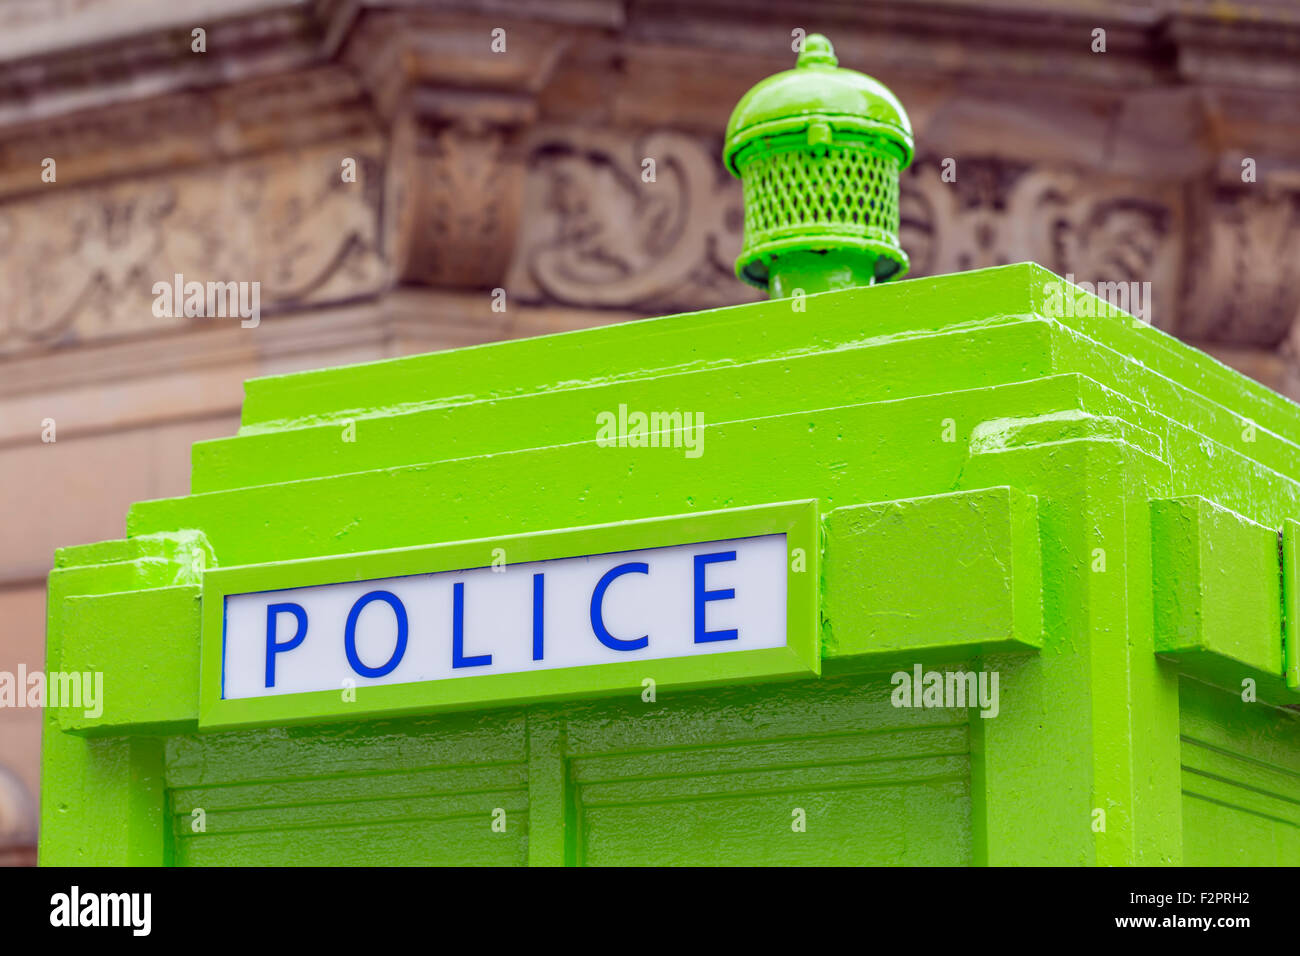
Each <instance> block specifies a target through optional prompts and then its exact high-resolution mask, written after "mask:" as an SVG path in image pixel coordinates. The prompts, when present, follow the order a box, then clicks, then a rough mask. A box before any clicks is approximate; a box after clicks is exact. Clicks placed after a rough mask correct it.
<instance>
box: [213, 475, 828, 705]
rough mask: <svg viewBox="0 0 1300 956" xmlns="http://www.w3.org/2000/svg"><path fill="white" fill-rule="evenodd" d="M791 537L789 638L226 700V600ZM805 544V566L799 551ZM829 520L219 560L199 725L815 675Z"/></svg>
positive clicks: (599, 528)
mask: <svg viewBox="0 0 1300 956" xmlns="http://www.w3.org/2000/svg"><path fill="white" fill-rule="evenodd" d="M770 534H784V535H786V556H787V560H786V644H785V646H784V647H774V648H754V649H749V650H741V651H725V652H721V653H717V654H702V655H696V656H691V657H667V658H654V659H638V660H628V661H617V662H614V663H602V664H588V665H581V666H576V667H562V668H548V669H543V670H532V671H515V672H507V673H497V674H473V675H467V676H465V677H455V678H449V679H443V680H431V681H418V682H412V683H403V684H382V685H358V686H357V687H355V688H354V691H353V692H354V693H355V697H356V699H355V700H353V701H345V700H344V699H343V694H342V688H339V689H337V690H318V691H306V692H303V693H295V694H278V695H272V696H267V697H244V698H234V699H224V698H223V697H222V672H223V667H224V660H223V657H224V652H225V647H224V645H225V633H224V632H225V599H226V597H227V596H229V595H238V594H249V593H254V592H260V591H279V590H283V589H287V588H298V587H314V586H319V585H327V584H342V583H348V582H355V581H367V580H379V579H383V578H393V577H402V576H405V575H417V574H432V573H438V572H442V571H468V570H475V569H478V568H485V567H489V566H491V557H492V553H493V549H495V548H503V549H505V553H506V554H507V555H508V556H509V558H510V563H511V564H524V563H527V562H531V561H549V560H558V559H563V558H578V557H584V556H596V555H604V554H616V553H619V552H623V551H639V550H644V549H648V548H661V547H672V546H675V545H689V544H703V543H707V542H711V541H724V540H728V539H734V538H750V537H759V536H763V535H770ZM795 549H802V552H803V561H802V570H795V568H794V565H795V563H796V562H795V561H794V560H792V558H791V556H792V555H793V554H794V552H795ZM820 558H821V547H820V520H819V509H818V502H817V501H816V500H815V499H812V500H806V501H793V502H781V503H777V504H767V505H755V506H751V507H744V508H733V509H727V510H723V511H706V512H699V513H696V514H687V515H673V516H669V517H663V518H650V519H645V520H636V521H624V522H617V523H612V524H601V525H588V526H585V527H577V528H565V529H560V530H554V531H542V532H537V533H532V534H516V535H506V536H503V537H495V538H477V539H472V540H467V541H455V542H449V543H445V544H433V545H419V546H415V547H407V548H396V549H391V550H385V551H365V552H358V553H356V554H341V555H330V556H327V557H319V558H306V559H301V560H295V561H283V562H276V563H270V564H251V565H239V566H233V567H228V568H221V567H218V568H212V569H209V570H207V571H205V572H204V574H203V584H202V612H201V619H202V625H201V631H200V638H199V641H200V644H199V647H200V657H199V720H198V724H199V728H200V729H202V730H215V729H233V728H239V727H255V726H265V725H288V724H304V723H322V722H326V721H336V720H361V719H371V718H376V717H397V716H409V715H413V714H422V713H435V712H438V711H446V710H465V709H473V708H478V707H485V708H486V707H500V706H508V705H512V704H513V705H517V706H519V705H525V704H529V703H533V702H538V701H557V700H570V699H577V698H587V697H590V698H594V697H602V696H610V695H615V694H619V693H633V692H635V693H636V694H637V695H638V696H639V695H640V693H641V691H642V681H643V680H644V679H645V678H647V677H650V678H653V679H654V681H655V684H656V687H657V688H658V689H659V690H670V689H671V690H683V689H689V688H696V687H707V686H713V685H719V684H731V683H745V682H755V681H762V680H779V679H790V678H798V677H816V676H820V674H821V634H820V631H821V627H820V605H819V599H820V580H821V568H820V563H821V562H820Z"/></svg>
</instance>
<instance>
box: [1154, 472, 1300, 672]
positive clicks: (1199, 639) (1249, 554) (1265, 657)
mask: <svg viewBox="0 0 1300 956" xmlns="http://www.w3.org/2000/svg"><path fill="white" fill-rule="evenodd" d="M1151 518H1152V521H1151V524H1152V549H1153V568H1154V594H1155V614H1156V621H1157V632H1158V638H1157V641H1156V650H1157V651H1158V652H1159V653H1161V654H1164V655H1166V656H1169V657H1172V658H1175V659H1177V660H1179V661H1180V662H1181V663H1182V664H1183V666H1184V668H1189V669H1191V670H1193V671H1195V672H1197V673H1200V674H1202V675H1204V676H1209V677H1211V678H1212V679H1213V678H1216V677H1217V678H1218V679H1219V680H1220V681H1226V682H1228V683H1229V684H1230V685H1238V686H1239V685H1240V683H1241V680H1242V679H1243V678H1244V677H1252V676H1253V677H1255V678H1256V679H1258V677H1259V674H1254V675H1252V673H1251V672H1252V671H1257V672H1260V674H1262V675H1265V676H1267V677H1269V678H1271V679H1273V680H1274V681H1276V680H1277V679H1278V678H1279V677H1281V675H1282V672H1283V661H1282V589H1281V581H1282V574H1281V569H1280V567H1279V550H1278V532H1277V531H1276V530H1275V529H1273V528H1267V527H1264V526H1263V525H1260V524H1256V523H1255V522H1253V521H1250V520H1249V519H1247V518H1244V517H1242V516H1241V515H1238V514H1236V513H1235V512H1232V511H1229V510H1228V509H1226V508H1221V507H1218V506H1217V505H1215V504H1213V503H1212V502H1209V501H1207V500H1206V499H1204V498H1201V497H1197V496H1193V497H1187V498H1176V499H1169V500H1160V501H1153V502H1152V503H1151Z"/></svg>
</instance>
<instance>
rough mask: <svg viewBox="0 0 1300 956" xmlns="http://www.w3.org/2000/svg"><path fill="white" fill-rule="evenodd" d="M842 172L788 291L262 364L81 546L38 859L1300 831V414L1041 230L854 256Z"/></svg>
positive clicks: (407, 856)
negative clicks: (206, 436) (995, 254)
mask: <svg viewBox="0 0 1300 956" xmlns="http://www.w3.org/2000/svg"><path fill="white" fill-rule="evenodd" d="M810 42H812V38H810ZM827 49H828V48H827ZM816 50H817V52H818V56H817V57H815V58H814V59H815V60H816V62H815V64H814V65H816V66H817V68H819V69H823V70H825V69H831V68H832V67H833V63H828V61H827V54H826V51H825V50H824V49H823V48H821V47H817V48H816ZM792 72H794V71H792ZM867 92H868V93H870V94H872V95H874V93H873V91H872V90H868V91H867ZM792 102H793V100H792ZM796 105H797V104H796ZM875 105H878V104H875ZM868 107H870V108H874V107H873V104H870V103H869V104H868ZM798 108H799V109H803V110H804V112H805V113H809V117H808V122H807V124H806V128H805V127H799V129H803V132H802V133H800V132H799V131H798V129H795V131H794V132H792V126H791V124H790V123H782V124H780V126H779V129H777V130H776V131H775V132H773V133H772V139H771V140H770V141H766V140H765V141H764V144H763V149H757V150H755V149H754V148H751V149H750V153H751V155H754V156H757V157H758V160H757V161H760V162H767V161H769V160H770V159H771V156H772V155H773V151H774V150H776V151H779V150H786V149H792V148H799V147H798V137H799V136H800V135H802V136H803V137H804V139H803V143H804V145H805V146H806V148H807V153H806V154H805V155H804V156H802V157H800V158H799V159H798V162H801V163H804V164H805V165H807V164H811V165H812V166H816V165H817V164H818V163H823V162H824V163H829V164H832V166H834V164H839V165H838V166H834V168H844V164H845V162H846V160H845V158H844V156H842V155H838V156H837V154H836V150H837V149H839V148H840V147H841V146H843V148H844V149H848V150H854V149H858V150H862V149H866V150H868V151H869V150H871V149H878V150H883V151H885V152H886V153H888V152H889V151H890V150H891V149H893V147H894V146H896V145H897V144H898V143H900V142H902V141H903V140H904V139H905V140H906V143H907V151H906V156H902V155H899V154H897V153H894V154H891V155H892V156H893V158H892V159H890V163H891V164H892V165H890V168H891V169H893V170H895V172H896V170H897V169H898V168H901V165H905V163H906V160H907V159H909V158H910V135H911V134H910V128H907V127H906V118H905V116H902V115H901V111H900V112H899V113H898V114H893V113H891V114H890V116H887V117H885V118H884V119H881V116H880V114H879V113H875V114H873V116H874V119H873V122H876V123H885V126H887V127H890V128H887V129H886V128H884V127H880V128H879V130H878V132H879V131H880V130H883V132H880V136H879V137H877V138H875V139H873V138H872V136H871V135H870V133H871V130H870V129H867V128H866V127H864V126H863V125H862V124H861V123H859V124H857V125H854V124H852V123H848V124H844V125H843V126H842V125H841V124H839V122H838V121H837V119H836V117H835V115H833V114H831V115H822V114H817V113H816V111H815V110H812V111H811V112H809V109H808V108H807V107H798ZM868 111H869V110H868ZM795 112H797V110H796V111H795ZM766 119H771V117H770V116H768V117H766ZM891 122H892V126H890V123H891ZM868 125H869V124H868ZM845 130H847V133H846V132H845ZM864 130H865V132H864ZM904 132H905V134H906V135H905V137H904V136H903V133H904ZM792 136H793V137H794V140H792V139H791V137H792ZM845 137H847V138H845ZM742 139H743V137H742ZM841 140H842V141H843V142H841ZM731 142H732V140H731V139H729V143H731ZM792 143H793V145H792ZM750 146H751V147H752V144H750ZM764 149H766V150H767V151H766V152H764ZM745 162H746V161H745V160H742V161H741V166H742V168H741V169H739V170H735V171H737V172H738V174H741V175H742V178H743V174H744V173H745V172H746V170H745V168H744V163H745ZM780 162H782V163H787V164H788V163H789V162H790V160H789V159H788V158H786V159H781V160H780ZM827 168H830V167H827ZM824 171H825V170H824V169H823V172H824ZM750 172H752V170H751V171H750ZM756 188H757V187H756ZM869 188H870V189H878V188H879V184H878V183H875V184H873V185H870V186H869ZM746 190H747V196H748V195H749V192H750V184H749V183H748V182H747V183H746ZM851 205H852V204H846V203H843V202H837V203H836V204H834V206H835V208H836V209H838V210H840V211H839V212H837V213H835V214H836V215H840V216H842V217H847V218H843V219H842V221H840V222H839V223H838V224H837V225H836V228H835V229H831V230H828V231H827V232H826V233H825V234H824V235H821V236H820V237H819V236H818V235H817V234H816V233H815V229H811V228H810V229H808V230H806V232H807V233H808V235H807V236H805V241H803V242H802V243H800V242H795V241H793V240H792V239H791V236H792V235H793V233H787V234H786V235H785V237H784V239H783V242H784V243H785V244H784V245H778V246H764V247H763V248H762V249H760V250H759V251H758V252H755V251H754V249H753V248H750V247H748V246H747V249H746V256H747V257H748V258H746V256H742V260H743V261H742V263H741V264H740V268H741V270H742V272H744V273H745V275H746V278H748V279H749V280H750V281H759V282H760V284H761V282H762V281H764V280H765V278H766V277H767V276H769V275H770V276H772V277H773V279H774V280H775V279H776V277H780V282H776V283H775V284H778V285H782V286H783V288H782V289H779V290H778V289H774V290H773V291H774V292H776V293H777V294H779V295H788V296H789V297H787V298H776V299H773V300H771V301H768V302H762V303H756V304H751V305H743V306H737V307H733V308H726V309H719V310H715V311H711V312H704V313H698V314H691V315H679V316H672V317H668V318H662V319H654V320H647V321H642V322H634V323H629V324H624V325H618V326H610V327H604V328H598V329H592V330H588V331H581V332H573V333H567V334H562V335H555V336H547V337H542V338H536V339H529V340H523V341H515V342H505V343H499V344H493V345H486V346H480V347H475V348H469V349H461V350H456V351H450V352H441V353H435V354H428V355H419V356H412V357H406V358H399V359H393V360H387V361H382V362H375V363H369V364H364V365H357V366H351V367H345V368H337V369H327V370H321V371H313V372H305V373H299V374H293V375H285V376H277V377H272V378H266V379H256V380H253V381H250V382H248V383H247V387H246V401H245V405H244V414H243V424H242V427H241V429H240V433H239V435H238V436H237V437H233V438H229V439H220V440H216V441H210V442H204V443H201V444H199V445H196V446H195V448H194V457H193V475H192V489H193V490H192V494H190V495H189V496H186V497H183V498H176V499H169V500H161V501H147V502H142V503H139V504H137V505H135V506H134V507H133V508H132V509H131V511H130V514H129V516H128V520H127V537H126V538H125V539H123V540H120V541H111V542H103V543H99V544H93V545H84V546H77V547H70V548H64V549H62V550H60V551H59V552H58V554H57V556H56V559H55V569H54V571H53V572H52V574H51V576H50V590H49V621H48V625H49V626H48V663H47V667H48V670H49V671H50V672H62V673H67V674H73V673H77V674H102V675H103V681H104V684H103V687H104V693H103V701H102V710H100V709H99V708H96V710H100V712H98V713H95V712H94V711H90V712H88V711H87V709H86V708H84V707H76V706H63V707H58V708H49V709H48V712H47V720H46V725H45V739H44V744H43V747H44V750H43V780H42V825H41V837H40V841H41V843H40V858H41V862H42V863H43V864H47V865H49V864H76V865H87V864H107V865H111V864H173V865H183V866H195V865H210V864H268V863H269V864H440V863H441V864H462V863H463V864H471V863H474V864H502V865H507V864H534V865H539V864H540V865H566V864H587V865H602V864H706V863H726V864H733V863H735V864H742V863H755V864H976V865H980V864H1031V863H1056V864H1079V865H1093V864H1227V863H1239V864H1283V863H1296V862H1298V861H1300V810H1298V809H1297V807H1300V714H1297V712H1296V709H1295V708H1296V707H1297V706H1298V705H1300V693H1297V689H1296V688H1297V685H1298V684H1300V671H1298V668H1297V655H1296V646H1295V643H1294V641H1293V640H1291V639H1290V635H1289V633H1288V623H1289V622H1293V621H1295V620H1296V619H1297V615H1296V611H1297V599H1298V596H1300V578H1298V577H1297V555H1296V543H1297V534H1298V533H1300V524H1297V522H1296V521H1295V520H1294V519H1295V518H1297V517H1300V482H1298V481H1297V476H1300V410H1298V409H1297V406H1295V405H1294V404H1292V403H1291V402H1290V401H1288V400H1286V399H1283V398H1281V397H1280V396H1278V395H1276V394H1274V393H1272V392H1270V391H1269V390H1267V389H1265V388H1263V387H1262V386H1260V385H1258V384H1256V383H1254V382H1251V381H1249V380H1247V379H1246V378H1244V377H1243V376H1241V375H1239V374H1237V373H1235V372H1233V371H1231V370H1229V369H1228V368H1226V367H1224V366H1223V365H1221V364H1219V363H1218V362H1216V361H1214V360H1212V359H1210V358H1208V357H1207V356H1205V355H1203V354H1201V353H1200V352H1198V351H1196V350H1195V349H1192V348H1190V347H1188V346H1186V345H1183V344H1181V343H1179V342H1178V341H1176V340H1175V339H1173V338H1171V337H1169V336H1168V335H1166V334H1164V333H1162V332H1160V331H1159V330H1157V329H1154V328H1152V327H1150V326H1148V325H1146V324H1144V323H1141V322H1138V321H1136V320H1134V319H1133V318H1131V317H1130V316H1128V315H1126V314H1123V313H1120V312H1117V311H1115V310H1114V309H1112V308H1110V307H1109V305H1108V304H1107V303H1106V302H1104V301H1102V300H1100V299H1098V298H1097V297H1095V296H1094V295H1092V294H1091V293H1090V292H1088V291H1085V290H1081V289H1079V288H1077V287H1075V286H1072V285H1067V284H1065V283H1063V282H1062V281H1061V280H1060V279H1058V278H1057V277H1056V276H1054V275H1053V274H1051V273H1050V272H1047V271H1046V270H1044V269H1042V268H1040V267H1038V266H1034V265H1029V264H1025V265H1013V266H1006V267H1002V268H997V269H988V270H982V271H978V272H970V273H963V274H958V275H950V276H943V277H939V278H930V279H917V280H911V281H906V282H895V283H891V284H872V285H866V286H862V287H852V286H855V285H860V284H861V283H862V282H864V281H865V282H868V283H870V282H874V281H876V280H878V279H883V278H885V277H887V276H886V275H885V274H884V273H889V272H896V271H898V270H899V269H900V268H901V267H904V266H905V263H906V259H905V257H903V256H901V250H898V247H897V241H896V236H893V237H891V232H890V230H891V228H892V229H893V230H895V231H896V229H897V225H896V221H894V222H893V224H892V227H891V224H890V222H889V221H888V219H889V210H888V209H884V210H883V214H884V218H883V220H882V218H881V217H880V216H874V215H873V216H858V217H857V219H856V225H857V226H859V227H861V228H860V234H859V235H858V236H856V238H855V236H854V235H853V231H854V225H855V220H854V215H853V214H852V213H847V214H846V213H844V212H843V209H845V208H849V207H851ZM821 208H822V213H821V214H825V209H826V208H829V207H826V206H823V207H821ZM882 222H883V225H882ZM864 236H865V237H866V238H867V239H870V241H869V242H866V241H863V237H864ZM810 237H811V238H810ZM846 237H847V238H846ZM786 240H789V241H786ZM837 243H838V245H837ZM751 245H752V243H751ZM822 254H827V261H828V263H830V264H832V265H833V264H834V263H835V261H836V260H837V259H838V260H839V262H840V266H842V268H839V274H840V275H841V276H842V280H841V279H836V278H834V277H833V276H832V277H831V278H830V279H828V280H826V281H825V282H823V283H822V284H821V285H820V286H819V285H818V283H817V281H816V280H817V277H816V276H815V275H814V273H815V272H816V269H815V264H816V259H815V258H811V257H815V256H819V255H822ZM782 256H786V258H785V259H784V260H782V258H781V257H782ZM882 257H883V258H885V259H887V261H886V263H885V265H884V266H883V267H882V266H881V265H880V263H879V260H880V259H881V258H882ZM845 262H847V263H848V265H847V266H845V265H844V263H845ZM754 263H759V265H758V266H754ZM882 268H883V272H882ZM746 269H748V271H747V272H746V271H745V270H746ZM831 271H834V270H833V269H832V270H831ZM864 277H865V278H864ZM805 281H809V282H810V284H811V285H812V286H813V287H814V288H826V289H829V290H830V291H825V292H822V293H820V294H805V293H806V292H807V291H808V290H807V289H805V288H803V287H802V283H804V282H805ZM760 551H761V554H760ZM719 555H721V557H719ZM692 562H693V563H692ZM744 562H750V563H744ZM642 568H644V569H645V570H641V569H642ZM661 569H662V570H661ZM616 571H617V575H616V574H615V572H616ZM584 575H586V576H585V577H584ZM611 575H614V576H613V577H611ZM618 575H621V577H620V576H618ZM566 582H567V583H566ZM593 585H594V586H593ZM492 588H498V589H500V590H499V591H496V592H494V591H492V590H491V589H492ZM511 588H513V589H514V590H513V591H510V590H509V589H511ZM655 588H659V589H660V590H654V589H655ZM349 589H350V590H349ZM403 589H407V590H403ZM417 590H418V594H417ZM507 592H508V593H507ZM380 593H382V594H386V595H388V597H384V598H381V599H375V598H374V595H375V594H380ZM489 593H493V594H499V595H500V598H499V600H498V599H490V600H489V599H485V598H484V597H483V596H482V595H484V594H489ZM539 595H540V596H539ZM390 599H391V600H390ZM367 601H370V602H372V603H373V604H374V606H373V607H367V606H365V602H367ZM638 601H639V602H640V603H637V602H638ZM258 602H261V603H258ZM249 608H251V610H249ZM275 608H279V610H278V611H277V610H274V609H275ZM294 608H297V609H298V610H294ZM268 609H271V610H268ZM363 611H364V613H363ZM493 614H496V615H498V617H497V618H492V616H491V615H493ZM241 615H242V616H241ZM277 615H278V616H277ZM483 615H487V617H486V618H484V617H483ZM746 615H748V616H746ZM309 619H310V622H311V623H310V624H309V623H308V621H309ZM363 620H364V621H365V622H368V623H366V624H365V627H362V624H361V622H362V621H363ZM483 621H487V623H483ZM494 621H495V622H496V623H493V622H494ZM737 621H744V623H742V624H737V623H736V622H737ZM250 622H251V623H250ZM503 622H504V623H503ZM313 628H314V629H313ZM363 631H364V632H365V633H364V634H362V632H363ZM300 634H301V636H302V640H299V636H300ZM756 634H758V635H760V637H761V640H760V641H759V643H757V644H750V643H745V642H746V641H749V640H751V637H752V636H753V635H756ZM359 635H360V636H359ZM366 635H369V636H366ZM384 635H387V637H385V636H384ZM639 638H645V643H644V644H641V643H639V640H638V639H639ZM607 639H608V640H607ZM385 640H386V641H387V643H386V644H385V643H384V641H385ZM259 642H262V643H259ZM349 642H351V643H349ZM367 642H368V643H367ZM376 642H377V643H376ZM633 643H636V644H637V646H636V647H631V646H629V645H631V644H633ZM487 644H491V645H492V647H491V648H490V650H492V651H494V652H495V653H496V654H497V655H498V656H497V657H495V658H493V660H492V663H490V664H488V663H485V660H486V659H487V658H488V657H490V656H491V654H490V653H487V651H488V650H489V648H487V646H486V645H487ZM760 645H761V646H760ZM376 649H378V651H377V650H376ZM399 650H401V651H402V652H403V653H402V654H399V653H398V651H399ZM510 654H514V657H513V658H512V657H510V656H509V655H510ZM539 654H540V656H538V655H539ZM420 655H423V657H422V658H421V659H422V660H424V661H425V662H426V663H425V665H421V666H423V667H424V669H423V670H420V669H419V668H416V669H415V670H412V671H409V672H404V671H401V670H400V666H406V665H405V664H404V663H403V662H404V661H406V660H407V656H409V658H410V660H411V661H414V660H415V659H416V657H418V656H420ZM565 655H569V656H567V657H566V656H565ZM309 660H310V661H315V663H314V664H312V666H311V667H308V666H307V663H306V662H308V661H309ZM395 662H396V663H395ZM467 662H469V663H467ZM389 665H391V667H390V666H389ZM399 665H400V666H399ZM411 666H412V667H414V666H415V665H414V664H412V665H411ZM348 668H351V671H350V672H349V670H348ZM385 668H389V669H388V670H385ZM439 668H441V670H439ZM448 668H450V669H448ZM272 671H274V674H273V673H272ZM309 672H310V673H309ZM404 674H405V677H404V676H403V675H404ZM299 678H301V681H302V682H301V683H298V684H293V683H290V681H291V679H292V680H298V679H299ZM273 679H274V680H278V681H284V682H285V683H276V684H274V685H273V684H272V681H273ZM250 688H251V689H250Z"/></svg>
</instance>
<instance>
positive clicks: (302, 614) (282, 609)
mask: <svg viewBox="0 0 1300 956" xmlns="http://www.w3.org/2000/svg"><path fill="white" fill-rule="evenodd" d="M282 613H288V614H292V615H293V616H294V617H295V618H297V620H298V632H297V633H296V634H294V636H293V637H291V638H289V640H287V641H285V642H284V643H277V642H276V640H275V621H276V618H277V617H279V615H280V614H282ZM306 636H307V612H306V611H304V610H303V608H302V605H301V604H268V605H267V606H266V686H267V687H274V686H275V655H276V654H282V653H284V652H285V651H291V650H293V649H294V648H295V647H297V646H298V645H299V644H301V643H302V639H303V638H304V637H306Z"/></svg>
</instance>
